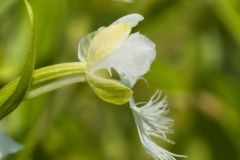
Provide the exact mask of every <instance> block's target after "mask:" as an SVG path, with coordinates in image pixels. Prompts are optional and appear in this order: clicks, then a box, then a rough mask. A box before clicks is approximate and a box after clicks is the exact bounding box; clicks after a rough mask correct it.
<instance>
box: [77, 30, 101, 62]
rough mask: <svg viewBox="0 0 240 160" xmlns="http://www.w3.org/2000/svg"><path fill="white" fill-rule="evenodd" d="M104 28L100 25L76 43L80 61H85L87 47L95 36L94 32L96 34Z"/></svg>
mask: <svg viewBox="0 0 240 160" xmlns="http://www.w3.org/2000/svg"><path fill="white" fill-rule="evenodd" d="M104 28H105V27H101V28H99V29H98V30H97V31H95V32H92V33H89V34H87V35H86V36H84V37H83V38H81V40H80V42H79V45H78V58H79V60H80V61H86V58H87V54H88V49H89V46H90V43H91V42H92V39H93V38H94V37H95V36H96V34H98V33H99V32H100V31H101V30H103V29H104Z"/></svg>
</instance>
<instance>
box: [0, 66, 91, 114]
mask: <svg viewBox="0 0 240 160" xmlns="http://www.w3.org/2000/svg"><path fill="white" fill-rule="evenodd" d="M86 68H87V64H86V62H72V63H61V64H56V65H52V66H47V67H43V68H40V69H37V70H35V71H34V73H33V82H32V88H34V87H36V86H37V85H39V84H40V83H43V82H45V84H44V85H42V86H40V87H37V88H35V89H34V90H33V89H32V88H31V90H30V92H29V93H28V94H27V96H26V97H25V99H30V98H33V97H36V96H38V95H41V94H43V93H47V92H50V91H52V90H55V89H58V88H60V87H63V86H67V85H70V84H73V83H78V82H82V81H84V80H85V71H86ZM57 78H63V79H61V80H57V81H56V80H55V81H50V80H54V79H57ZM19 80H20V77H18V78H17V79H15V80H13V81H12V82H10V83H8V84H7V85H5V86H4V87H3V88H2V89H1V90H0V106H1V108H0V113H1V110H2V108H3V107H4V106H2V104H3V103H4V102H5V101H6V100H7V99H8V97H9V96H11V95H12V93H13V92H14V90H15V89H16V87H17V85H18V83H19Z"/></svg>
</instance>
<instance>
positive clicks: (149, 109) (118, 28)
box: [78, 14, 184, 160]
mask: <svg viewBox="0 0 240 160" xmlns="http://www.w3.org/2000/svg"><path fill="white" fill-rule="evenodd" d="M143 19H144V18H143V16H141V15H139V14H130V15H127V16H125V17H122V18H120V19H118V20H117V21H115V22H114V23H113V24H111V25H110V26H108V27H101V28H100V29H98V30H97V31H95V32H93V33H90V34H88V35H87V36H85V37H84V38H82V39H81V40H80V43H79V50H78V57H79V59H80V61H82V62H85V63H87V71H86V80H87V82H88V83H89V85H90V86H91V88H92V89H93V91H94V92H95V93H96V94H97V95H98V96H99V97H100V98H101V99H103V100H104V101H106V102H110V103H113V104H116V105H121V104H124V103H126V102H127V101H129V104H130V108H131V109H132V112H133V115H134V119H135V122H136V125H137V129H138V133H139V136H140V139H141V142H142V144H143V146H144V148H145V150H146V152H147V153H148V154H149V155H150V156H152V157H153V158H154V159H155V160H174V159H175V157H184V156H181V155H177V154H173V153H171V152H168V151H167V150H165V149H163V148H162V147H161V146H159V145H157V143H155V142H154V141H153V139H152V137H156V138H160V139H161V140H164V141H166V142H169V143H173V142H172V141H170V140H168V139H167V137H166V134H168V133H173V131H172V130H171V127H172V120H171V119H170V118H167V117H166V114H167V113H168V112H169V110H168V108H167V101H166V98H163V99H162V100H161V98H160V97H161V94H160V92H159V91H157V92H156V93H155V94H154V95H153V96H152V98H151V99H150V100H149V102H146V104H145V105H144V106H142V107H138V104H137V103H135V101H134V98H133V95H132V94H133V91H132V89H131V88H132V87H133V86H134V85H135V84H136V82H137V81H138V80H139V79H141V78H142V76H143V75H144V74H145V73H146V72H148V71H149V69H150V65H151V63H152V62H153V60H154V59H155V56H156V50H155V44H154V43H153V42H152V41H151V40H149V39H148V38H147V37H146V36H144V35H142V34H140V33H133V34H130V33H131V30H132V28H133V27H135V26H136V25H137V24H138V23H139V22H140V21H142V20H143ZM111 69H114V70H115V71H116V72H117V73H118V75H119V77H120V80H116V79H113V78H112V72H111ZM104 70H105V71H107V73H106V72H104Z"/></svg>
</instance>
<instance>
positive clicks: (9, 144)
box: [0, 133, 22, 159]
mask: <svg viewBox="0 0 240 160" xmlns="http://www.w3.org/2000/svg"><path fill="white" fill-rule="evenodd" d="M21 148H22V146H21V145H20V144H18V143H16V142H14V141H13V140H12V139H11V138H9V137H8V136H6V135H4V134H3V133H0V159H2V158H4V157H6V156H7V155H9V154H12V153H15V152H17V151H19V150H20V149H21Z"/></svg>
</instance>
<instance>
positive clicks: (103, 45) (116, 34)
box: [87, 23, 131, 66]
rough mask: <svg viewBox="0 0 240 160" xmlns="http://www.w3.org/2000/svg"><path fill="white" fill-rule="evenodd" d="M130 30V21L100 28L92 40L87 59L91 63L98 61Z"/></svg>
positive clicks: (119, 42) (125, 36)
mask: <svg viewBox="0 0 240 160" xmlns="http://www.w3.org/2000/svg"><path fill="white" fill-rule="evenodd" d="M130 32H131V25H130V23H124V24H116V25H110V26H109V27H107V28H105V29H103V30H101V31H100V32H99V33H98V34H97V35H96V36H95V37H94V38H93V40H92V42H91V44H90V46H89V50H88V56H87V61H88V63H89V64H90V66H91V65H93V64H95V63H97V62H99V61H100V60H102V59H103V58H104V57H106V56H107V55H108V54H110V53H111V52H112V51H113V50H114V49H116V48H117V47H119V46H120V45H121V44H122V42H123V41H125V40H126V38H127V37H128V36H129V34H130Z"/></svg>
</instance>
